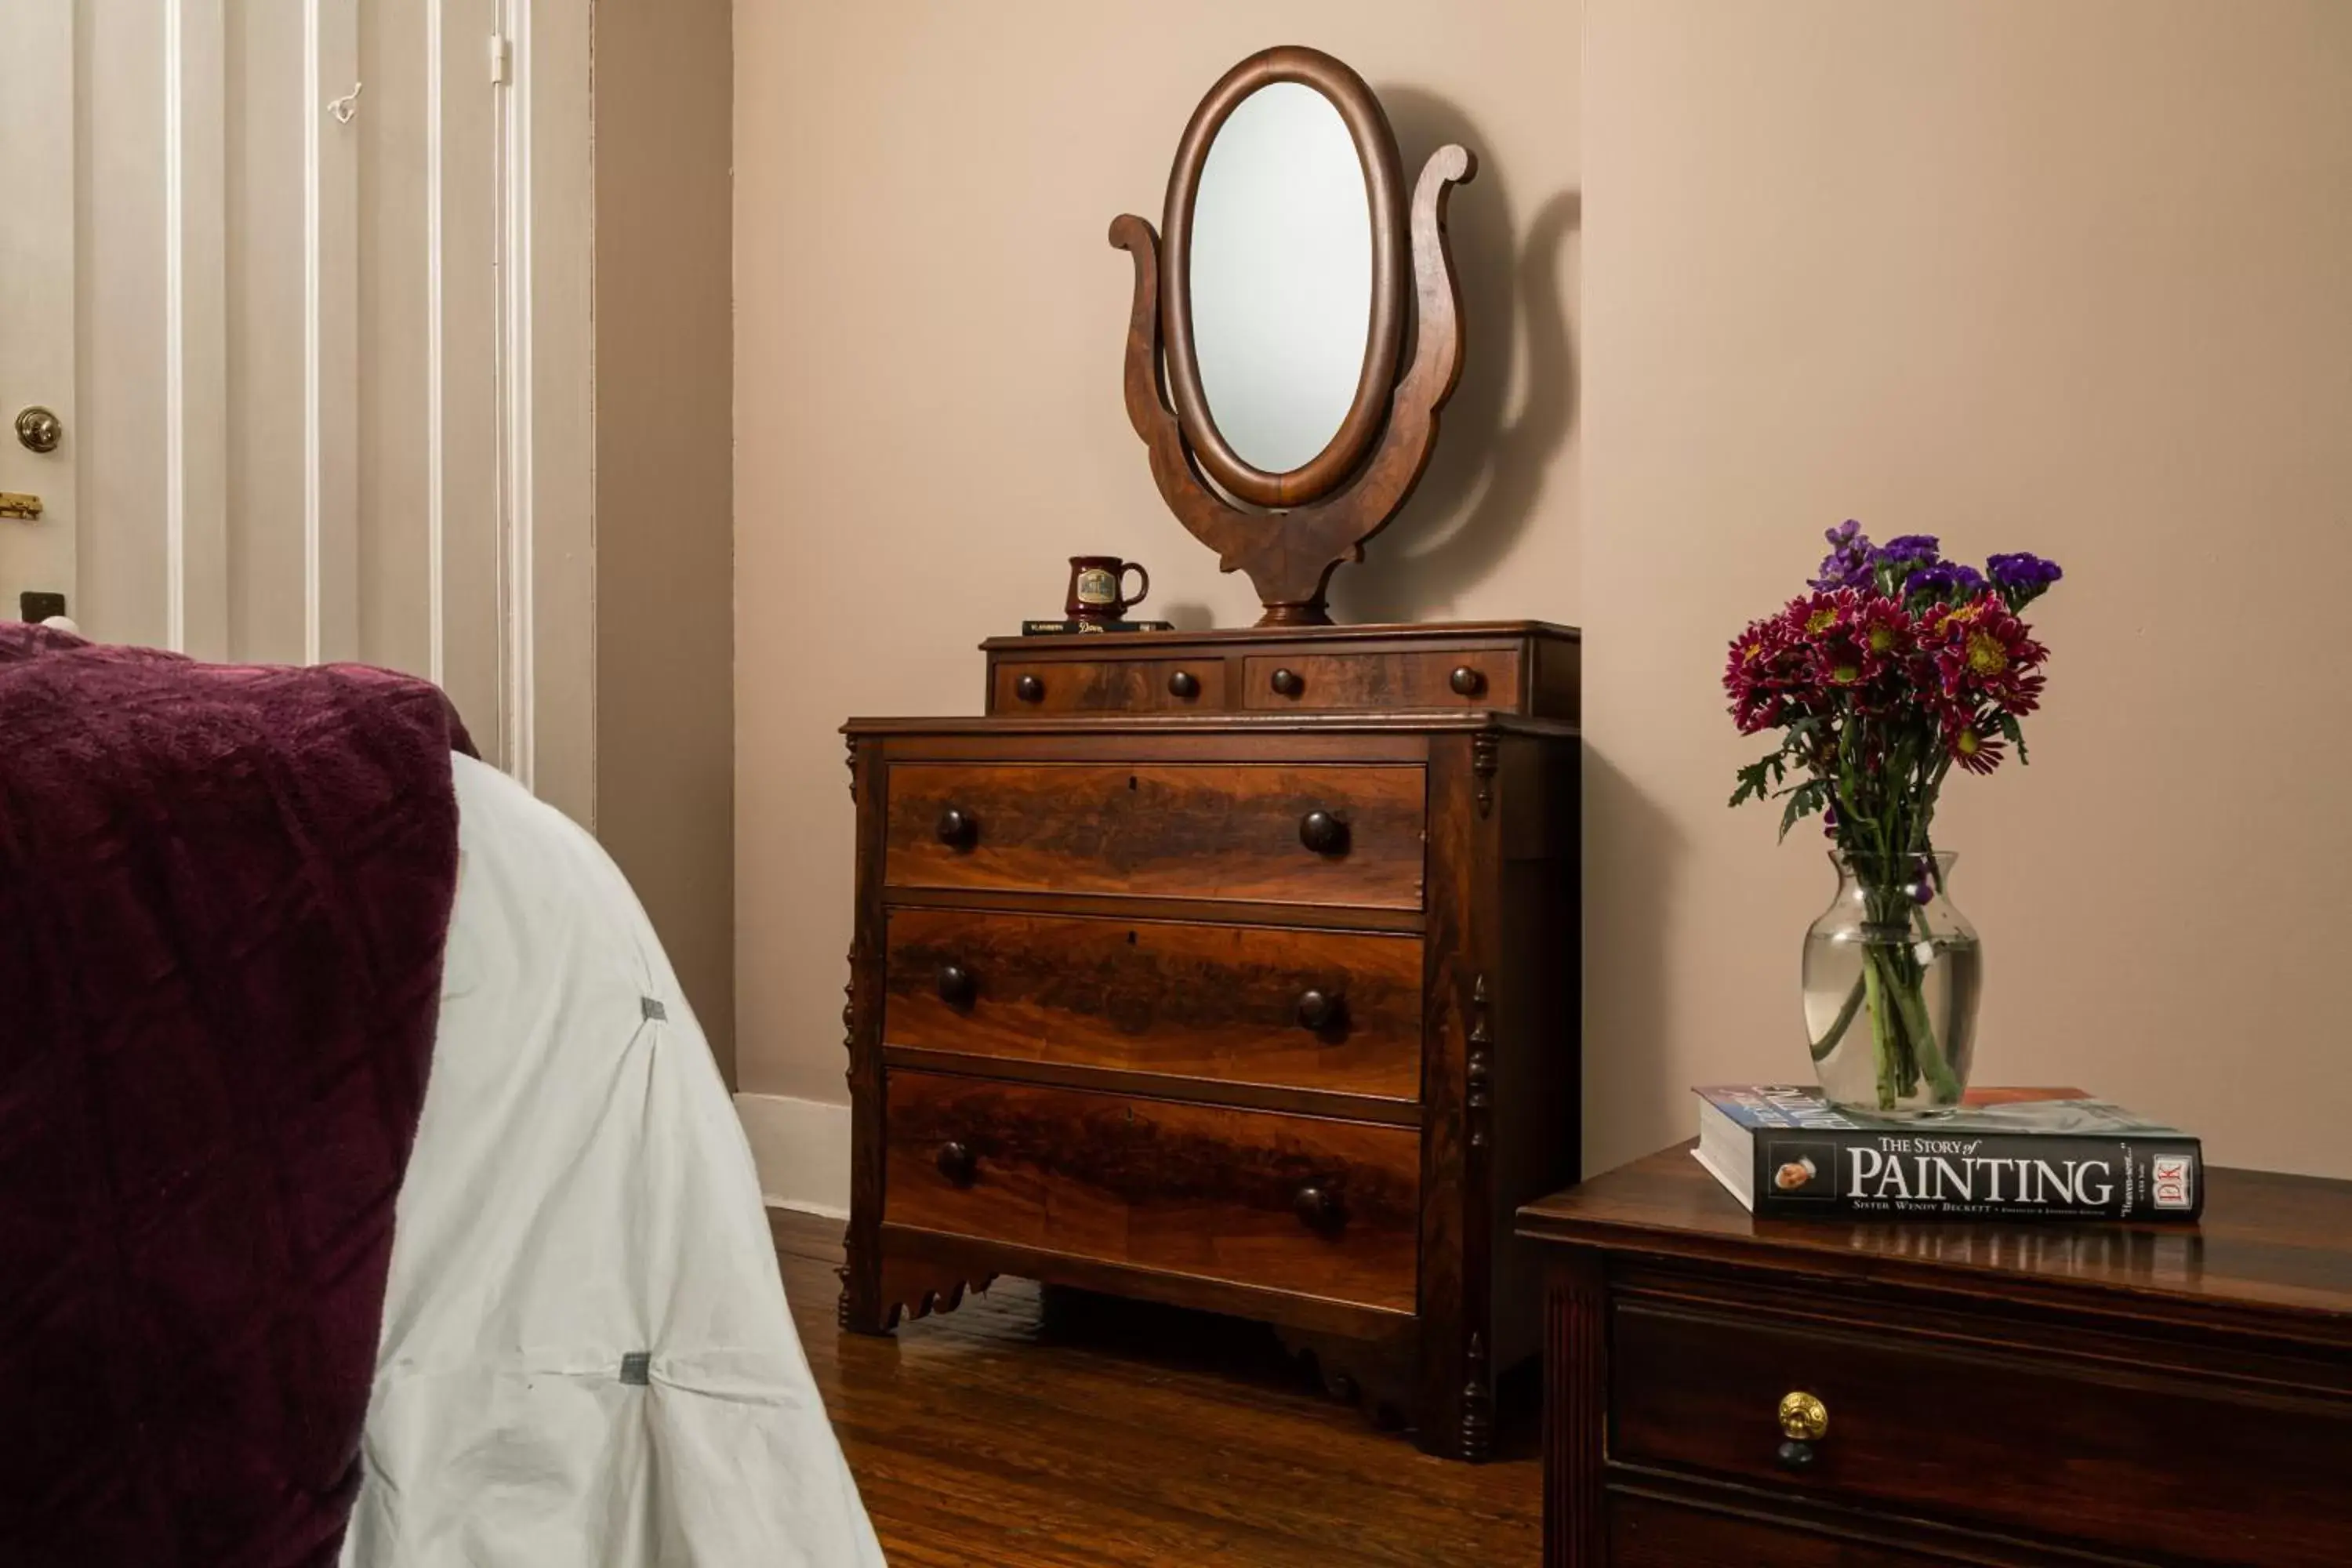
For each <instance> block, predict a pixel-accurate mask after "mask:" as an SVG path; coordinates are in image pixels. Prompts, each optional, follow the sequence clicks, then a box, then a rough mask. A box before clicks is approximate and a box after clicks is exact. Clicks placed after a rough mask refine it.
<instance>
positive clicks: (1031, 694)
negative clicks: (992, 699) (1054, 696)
mask: <svg viewBox="0 0 2352 1568" xmlns="http://www.w3.org/2000/svg"><path fill="white" fill-rule="evenodd" d="M1013 696H1015V697H1018V698H1019V699H1021V700H1022V701H1024V702H1043V701H1044V700H1045V682H1044V681H1043V680H1040V679H1038V678H1037V677H1035V676H1034V675H1024V676H1023V677H1022V678H1021V679H1018V680H1016V681H1014V682H1013Z"/></svg>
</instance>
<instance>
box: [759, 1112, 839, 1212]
mask: <svg viewBox="0 0 2352 1568" xmlns="http://www.w3.org/2000/svg"><path fill="white" fill-rule="evenodd" d="M735 1114H736V1115H737V1116H739V1117H740V1118H741V1119H742V1121H743V1136H744V1138H745V1139H746V1140H747V1141H749V1142H750V1143H751V1159H752V1162H753V1163H755V1164H757V1165H758V1166H759V1168H760V1195H761V1197H762V1198H763V1199H765V1200H766V1201H767V1203H768V1205H769V1206H770V1207H771V1208H786V1209H800V1210H802V1211H803V1212H804V1213H808V1214H815V1215H824V1216H825V1217H826V1218H827V1219H847V1218H848V1217H849V1107H847V1106H845V1105H827V1104H825V1103H824V1102H823V1101H821V1100H795V1099H793V1097H792V1096H791V1095H788V1094H739V1095H737V1096H736V1097H735Z"/></svg>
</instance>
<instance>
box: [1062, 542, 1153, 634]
mask: <svg viewBox="0 0 2352 1568" xmlns="http://www.w3.org/2000/svg"><path fill="white" fill-rule="evenodd" d="M1129 572H1132V573H1134V574H1136V575H1137V576H1138V577H1139V578H1141V579H1142V584H1141V585H1140V586H1139V587H1138V588H1137V589H1136V590H1135V596H1134V597H1133V598H1129V597H1128V596H1127V595H1126V593H1125V591H1124V590H1125V587H1126V581H1127V574H1129ZM1150 592H1151V574H1150V573H1149V572H1146V571H1145V570H1144V569H1143V567H1142V565H1141V564H1140V563H1137V562H1133V561H1121V560H1120V559H1119V558H1118V556H1116V555H1073V556H1071V557H1070V596H1069V600H1068V602H1067V603H1066V605H1064V606H1063V610H1064V613H1065V614H1066V615H1067V616H1069V618H1070V619H1072V620H1074V621H1096V622H1103V623H1108V622H1111V621H1115V620H1118V618H1119V617H1120V616H1124V615H1126V614H1127V612H1128V611H1129V609H1130V608H1132V607H1133V606H1135V605H1139V604H1141V603H1143V596H1144V595H1146V594H1149V593H1150Z"/></svg>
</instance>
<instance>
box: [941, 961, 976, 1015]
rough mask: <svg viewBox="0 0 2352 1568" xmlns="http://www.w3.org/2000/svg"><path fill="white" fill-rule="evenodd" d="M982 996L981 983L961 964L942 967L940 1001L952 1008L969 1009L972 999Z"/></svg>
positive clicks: (948, 964) (943, 964)
mask: <svg viewBox="0 0 2352 1568" xmlns="http://www.w3.org/2000/svg"><path fill="white" fill-rule="evenodd" d="M979 994H980V983H979V982H978V981H976V980H974V979H973V978H972V977H971V970H969V969H966V968H965V967H964V966H963V965H962V964H961V963H942V964H940V1001H942V1002H944V1003H946V1004H947V1005H949V1006H950V1007H969V1006H971V999H972V998H973V997H974V996H977V995H979Z"/></svg>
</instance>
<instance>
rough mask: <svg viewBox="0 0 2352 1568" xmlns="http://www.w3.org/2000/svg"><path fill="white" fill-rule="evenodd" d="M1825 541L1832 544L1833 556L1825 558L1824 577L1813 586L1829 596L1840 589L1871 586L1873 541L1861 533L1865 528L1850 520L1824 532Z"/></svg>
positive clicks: (1818, 579) (1816, 580)
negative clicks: (1871, 544)
mask: <svg viewBox="0 0 2352 1568" xmlns="http://www.w3.org/2000/svg"><path fill="white" fill-rule="evenodd" d="M1822 538H1823V539H1826V540H1828V541H1829V542H1830V552H1829V553H1828V554H1827V555H1824V556H1822V565H1821V575H1820V576H1818V577H1815V578H1813V579H1812V581H1811V584H1810V585H1811V586H1812V587H1814V588H1818V589H1819V590H1821V591H1822V593H1824V594H1826V593H1829V592H1831V591H1832V590H1833V589H1838V588H1867V587H1869V586H1870V579H1871V566H1870V553H1871V551H1870V541H1869V539H1868V538H1867V537H1866V536H1864V533H1863V531H1862V524H1861V523H1859V522H1856V521H1854V520H1853V519H1852V518H1848V519H1846V520H1845V521H1843V522H1842V523H1839V524H1838V525H1837V526H1836V527H1835V528H1832V529H1829V530H1827V531H1824V532H1823V533H1822Z"/></svg>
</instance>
